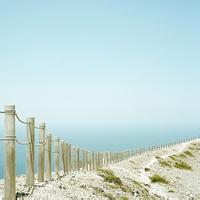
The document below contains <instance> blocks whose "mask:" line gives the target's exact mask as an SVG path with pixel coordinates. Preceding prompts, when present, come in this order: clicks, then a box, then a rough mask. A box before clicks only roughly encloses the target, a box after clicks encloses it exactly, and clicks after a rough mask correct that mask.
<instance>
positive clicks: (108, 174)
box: [98, 169, 122, 186]
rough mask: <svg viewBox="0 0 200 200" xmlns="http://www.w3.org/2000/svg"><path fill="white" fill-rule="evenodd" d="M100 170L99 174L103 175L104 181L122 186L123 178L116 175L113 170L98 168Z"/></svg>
mask: <svg viewBox="0 0 200 200" xmlns="http://www.w3.org/2000/svg"><path fill="white" fill-rule="evenodd" d="M98 172H99V176H101V177H102V178H103V179H104V181H106V182H109V183H114V184H116V185H119V186H122V181H121V179H120V178H119V177H117V176H115V175H114V173H113V171H111V170H108V169H98Z"/></svg>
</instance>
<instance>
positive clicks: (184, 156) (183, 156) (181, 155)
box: [179, 153, 187, 158]
mask: <svg viewBox="0 0 200 200" xmlns="http://www.w3.org/2000/svg"><path fill="white" fill-rule="evenodd" d="M179 156H180V157H181V158H187V156H186V155H185V154H183V153H181V154H180V155H179Z"/></svg>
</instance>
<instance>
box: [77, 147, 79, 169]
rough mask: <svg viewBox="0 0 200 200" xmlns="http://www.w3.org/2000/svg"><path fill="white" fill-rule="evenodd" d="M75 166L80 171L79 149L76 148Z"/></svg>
mask: <svg viewBox="0 0 200 200" xmlns="http://www.w3.org/2000/svg"><path fill="white" fill-rule="evenodd" d="M77 168H78V171H80V149H79V148H77Z"/></svg>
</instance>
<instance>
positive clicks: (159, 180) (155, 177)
mask: <svg viewBox="0 0 200 200" xmlns="http://www.w3.org/2000/svg"><path fill="white" fill-rule="evenodd" d="M149 179H150V180H151V182H152V183H164V184H167V183H168V181H167V180H166V179H165V178H164V177H161V176H160V175H158V174H154V175H153V176H149Z"/></svg>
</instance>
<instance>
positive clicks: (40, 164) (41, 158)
mask: <svg viewBox="0 0 200 200" xmlns="http://www.w3.org/2000/svg"><path fill="white" fill-rule="evenodd" d="M44 159H45V123H41V124H40V125H39V147H38V174H37V180H38V182H44Z"/></svg>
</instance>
